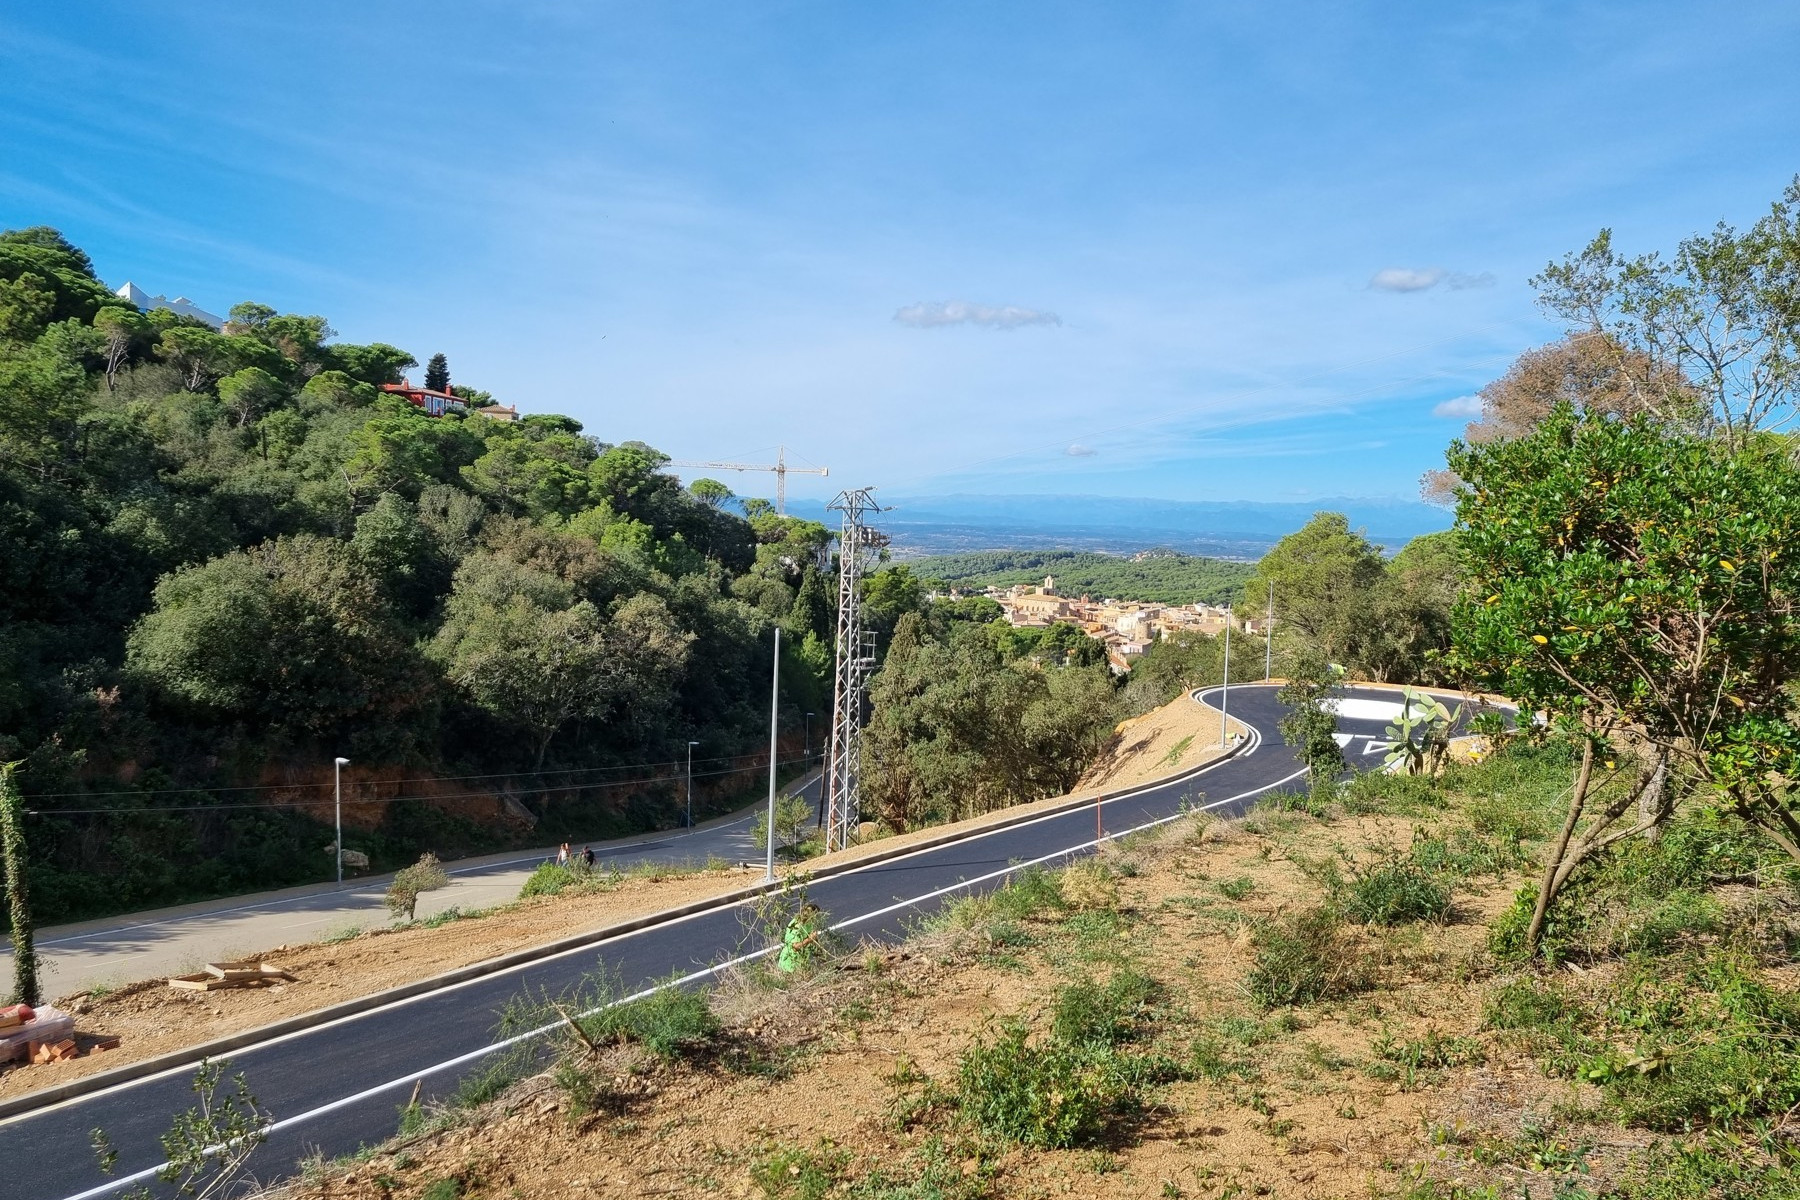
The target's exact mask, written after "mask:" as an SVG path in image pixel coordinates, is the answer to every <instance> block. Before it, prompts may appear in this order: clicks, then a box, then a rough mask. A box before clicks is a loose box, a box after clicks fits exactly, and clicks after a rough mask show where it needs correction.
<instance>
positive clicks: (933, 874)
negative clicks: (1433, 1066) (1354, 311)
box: [0, 685, 1398, 1200]
mask: <svg viewBox="0 0 1800 1200" xmlns="http://www.w3.org/2000/svg"><path fill="white" fill-rule="evenodd" d="M1202 695H1203V697H1204V698H1205V699H1206V700H1207V701H1208V702H1210V703H1214V704H1216V703H1217V689H1213V690H1209V691H1207V692H1204V693H1202ZM1346 697H1347V698H1348V699H1349V700H1351V701H1354V702H1355V703H1352V704H1348V705H1346V706H1345V709H1346V711H1344V712H1343V713H1341V715H1340V717H1339V729H1340V731H1341V732H1340V739H1339V740H1340V741H1341V742H1344V743H1346V744H1345V757H1346V758H1348V759H1349V760H1350V761H1352V762H1353V763H1363V762H1367V763H1370V764H1373V763H1374V762H1377V761H1379V760H1378V759H1377V758H1372V757H1370V755H1372V754H1375V753H1376V751H1374V750H1371V749H1370V748H1369V747H1370V745H1371V743H1377V742H1380V741H1381V740H1382V732H1383V728H1384V722H1385V716H1386V714H1387V713H1388V712H1390V711H1392V710H1394V709H1397V707H1398V705H1397V703H1396V701H1397V700H1398V696H1397V694H1396V693H1394V692H1384V691H1376V690H1361V689H1358V690H1352V691H1349V692H1347V693H1346ZM1229 707H1230V711H1231V714H1232V715H1233V716H1235V717H1237V718H1238V719H1239V720H1241V721H1243V722H1244V723H1245V724H1247V725H1248V726H1250V727H1251V729H1252V730H1253V731H1254V732H1253V735H1252V744H1251V745H1250V746H1248V747H1247V748H1246V750H1245V751H1244V752H1242V753H1240V754H1238V755H1236V756H1235V757H1232V758H1229V759H1225V760H1223V761H1221V762H1217V763H1214V764H1212V765H1211V766H1208V767H1204V768H1201V769H1199V770H1198V771H1196V772H1194V773H1192V774H1190V775H1187V776H1182V777H1178V778H1176V779H1174V780H1171V781H1168V782H1164V783H1161V784H1157V785H1153V786H1149V787H1144V788H1140V789H1138V790H1135V791H1132V792H1129V793H1126V794H1123V795H1121V796H1119V797H1117V798H1115V799H1112V800H1109V801H1106V802H1105V803H1104V805H1103V806H1102V811H1101V814H1100V816H1101V820H1102V821H1103V822H1104V826H1105V830H1106V835H1107V836H1108V837H1117V836H1119V835H1121V834H1124V833H1127V832H1130V831H1132V830H1134V829H1141V828H1145V827H1148V826H1152V825H1156V824H1160V823H1164V822H1167V821H1173V820H1177V819H1179V817H1180V815H1181V813H1182V812H1183V811H1185V810H1188V809H1192V808H1196V807H1197V808H1204V809H1206V810H1208V811H1210V812H1213V813H1216V814H1219V815H1237V814H1241V813H1243V812H1245V811H1247V810H1248V809H1249V808H1250V807H1251V806H1252V805H1253V804H1254V803H1255V802H1256V800H1257V798H1258V797H1259V796H1262V795H1264V794H1266V793H1268V792H1270V791H1273V790H1276V789H1280V788H1282V787H1283V786H1284V785H1286V786H1288V787H1294V786H1298V785H1300V784H1301V781H1302V780H1301V777H1302V775H1303V774H1304V770H1303V768H1301V767H1300V766H1299V765H1298V764H1297V763H1296V761H1295V759H1294V757H1293V754H1292V752H1291V751H1290V750H1289V749H1288V748H1287V747H1286V746H1285V745H1283V744H1282V742H1281V738H1280V734H1279V733H1278V731H1277V729H1276V722H1277V720H1278V719H1279V717H1280V715H1281V711H1282V710H1281V706H1280V705H1279V703H1278V702H1277V701H1276V700H1275V695H1274V689H1273V688H1271V687H1268V686H1260V685H1252V686H1239V687H1233V688H1232V689H1231V693H1230V697H1229ZM1095 844H1096V840H1095V813H1094V810H1093V808H1090V807H1084V808H1082V809H1079V810H1076V811H1072V812H1066V813H1060V814H1054V815H1049V816H1044V817H1039V818H1037V819H1035V820H1030V821H1027V822H1025V823H1022V824H1018V825H1013V826H1008V827H1004V828H1000V829H995V830H992V831H989V832H984V833H977V834H973V835H971V836H970V837H968V838H966V839H964V840H961V841H958V842H955V843H951V844H949V845H944V846H938V847H935V848H928V849H922V850H918V851H915V852H913V853H910V854H906V855H903V856H901V857H898V858H893V859H888V860H885V861H881V862H877V863H872V864H870V865H869V866H867V867H864V868H861V869H859V870H855V871H850V872H846V873H844V874H841V875H834V876H829V877H827V878H824V879H820V880H817V881H815V882H814V883H813V885H812V886H811V888H810V889H809V894H810V896H811V898H812V899H813V900H814V901H815V902H817V903H818V904H820V905H821V906H822V907H823V908H824V910H825V911H826V913H828V914H829V916H830V918H831V921H832V927H833V928H834V929H835V930H837V931H838V932H839V933H840V934H841V935H842V936H843V937H845V938H847V939H849V940H852V941H856V940H862V939H869V940H875V941H896V940H899V939H900V938H902V937H904V936H905V931H906V927H907V926H908V924H909V923H911V922H912V921H914V920H916V919H917V918H918V917H920V916H922V915H925V914H928V913H930V912H932V911H933V910H935V909H936V908H937V907H938V906H939V905H940V904H941V903H943V901H944V900H945V899H946V898H947V897H952V896H956V895H961V894H966V893H969V892H980V891H985V890H988V889H991V888H994V887H998V886H1000V885H1001V884H1002V883H1004V881H1005V879H1006V877H1007V876H1008V875H1009V874H1011V873H1012V872H1014V871H1017V870H1020V869H1022V868H1023V867H1025V866H1028V865H1031V864H1036V863H1043V864H1048V865H1058V864H1060V863H1062V862H1065V861H1067V860H1069V859H1071V858H1075V857H1079V856H1080V855H1082V854H1084V853H1087V852H1090V851H1091V850H1092V849H1093V847H1094V845H1095ZM767 950H768V947H767V945H766V944H764V943H763V942H762V941H761V939H760V938H759V937H757V936H756V935H753V934H750V933H747V932H746V920H745V915H744V910H743V908H742V907H741V906H732V907H726V908H719V909H712V910H708V911H705V912H701V913H698V914H695V915H691V916H687V917H682V918H679V919H676V920H672V921H669V922H667V923H664V924H659V925H656V926H652V927H649V928H646V929H642V930H638V931H635V932H632V933H626V934H622V935H620V936H618V937H615V938H611V939H609V940H607V941H605V942H602V943H599V944H598V945H596V946H590V947H584V948H582V949H580V950H578V951H570V952H567V953H565V954H563V955H561V956H559V957H556V958H551V959H540V960H538V961H536V962H533V963H530V964H527V965H524V966H521V967H518V968H514V969H510V970H507V971H503V972H499V973H496V974H494V975H489V976H485V977H482V978H480V979H475V980H470V981H467V982H465V983H462V984H458V985H455V986H452V987H448V988H445V989H443V990H441V991H436V992H432V993H429V994H427V995H424V996H418V997H414V998H412V999H409V1000H402V1001H398V1002H395V1003H394V1004H391V1005H388V1006H386V1007H383V1008H380V1009H375V1010H372V1011H369V1012H365V1013H361V1014H357V1015H355V1016H350V1017H345V1018H341V1019H340V1020H337V1021H334V1022H331V1023H329V1024H324V1025H320V1026H316V1027H313V1028H310V1029H306V1030H303V1031H300V1032H297V1033H292V1034H288V1035H285V1036H282V1037H278V1038H275V1039H272V1040H270V1041H268V1042H264V1043H260V1044H257V1045H254V1046H250V1047H246V1048H244V1049H242V1050H239V1051H238V1052H236V1053H235V1054H233V1055H232V1056H231V1065H232V1070H233V1071H242V1072H243V1073H244V1074H245V1075H246V1076H247V1078H248V1080H249V1083H250V1086H251V1089H252V1090H253V1091H254V1092H255V1093H256V1095H257V1096H258V1098H259V1099H260V1100H261V1102H262V1104H263V1106H264V1107H265V1108H267V1109H268V1110H269V1111H270V1112H271V1113H272V1114H273V1116H274V1118H275V1122H274V1125H273V1126H272V1128H271V1131H270V1136H269V1139H268V1142H267V1144H266V1145H264V1146H263V1147H261V1148H260V1149H259V1150H258V1152H257V1155H256V1158H255V1160H254V1163H253V1166H254V1169H255V1170H256V1173H257V1175H258V1176H259V1177H260V1178H263V1179H265V1180H268V1179H271V1178H279V1177H281V1176H283V1175H286V1174H289V1173H291V1172H292V1170H293V1169H294V1166H295V1164H296V1163H297V1162H298V1161H299V1160H301V1159H302V1158H304V1157H306V1156H308V1155H310V1154H312V1153H314V1152H322V1153H323V1154H324V1155H325V1156H326V1157H327V1158H329V1157H332V1156H335V1155H339V1154H344V1153H348V1152H351V1151H354V1150H356V1149H357V1148H358V1147H359V1146H361V1145H364V1144H369V1143H376V1142H380V1141H382V1140H383V1139H385V1138H387V1137H388V1136H390V1135H391V1134H392V1133H393V1132H394V1129H395V1124H396V1110H397V1109H398V1108H399V1107H400V1106H401V1105H403V1104H404V1103H405V1102H406V1100H407V1097H408V1095H409V1094H410V1093H411V1091H412V1089H413V1087H414V1085H415V1083H416V1082H419V1081H423V1082H422V1086H423V1095H424V1096H425V1097H426V1098H427V1099H430V1098H432V1097H441V1096H447V1095H449V1094H450V1093H452V1092H454V1091H455V1089H456V1085H457V1082H458V1081H459V1080H460V1079H462V1078H463V1077H465V1076H466V1075H468V1074H470V1073H471V1071H472V1070H473V1069H475V1068H476V1067H478V1065H479V1063H480V1061H481V1059H483V1058H484V1057H486V1056H487V1054H489V1053H490V1052H491V1050H492V1048H493V1047H494V1046H495V1045H496V1035H495V1024H496V1016H497V1013H498V1012H499V1010H500V1009H501V1008H502V1007H503V1006H504V1005H505V1004H506V1003H507V1001H508V1000H510V999H512V998H513V997H515V996H517V995H519V994H520V993H521V992H523V991H528V990H529V991H531V992H534V993H535V992H538V991H540V990H542V991H548V992H550V993H552V994H555V993H559V992H562V991H564V990H565V989H568V988H570V987H572V986H574V985H575V984H576V983H577V981H579V980H580V979H581V978H582V977H583V976H585V975H589V974H591V973H592V972H594V971H595V970H596V969H599V968H602V967H604V969H605V971H606V972H607V973H608V974H609V975H612V976H613V977H616V978H618V979H621V980H623V981H624V982H625V983H626V984H628V985H629V986H631V987H634V988H643V987H645V986H646V985H649V984H651V983H652V982H653V981H658V980H668V979H671V978H680V979H682V980H684V981H690V982H700V981H704V980H706V979H707V978H708V977H710V976H711V975H713V974H714V973H715V972H717V971H718V970H720V969H721V968H722V967H724V966H726V965H728V964H730V963H734V962H741V961H744V960H745V959H747V958H754V957H756V956H758V955H760V954H763V953H766V952H767ZM192 1073H193V1072H192V1068H191V1067H184V1068H180V1069H176V1070H172V1071H170V1072H167V1073H165V1074H163V1075H159V1076H152V1077H149V1078H146V1079H142V1080H137V1081H134V1082H130V1083H124V1084H120V1085H118V1086H117V1087H115V1088H112V1089H110V1090H108V1091H104V1092H98V1093H94V1094H91V1095H88V1096H81V1097H76V1098H74V1099H71V1100H68V1101H65V1102H64V1103H62V1104H58V1105H55V1106H52V1107H49V1108H45V1109H41V1110H37V1111H33V1112H28V1113H24V1114H21V1115H19V1116H17V1117H13V1118H11V1119H8V1120H6V1121H4V1122H0V1147H10V1148H11V1149H12V1151H13V1152H10V1153H5V1154H3V1155H0V1157H4V1158H5V1159H6V1160H7V1170H6V1174H5V1181H4V1185H3V1186H0V1191H4V1193H5V1195H6V1196H7V1197H8V1198H9V1200H65V1198H82V1200H85V1198H87V1197H98V1196H102V1195H106V1194H108V1193H110V1192H112V1191H114V1190H116V1189H118V1188H121V1187H123V1186H124V1185H126V1184H127V1183H128V1182H131V1181H132V1180H133V1177H135V1176H141V1175H142V1174H144V1173H147V1172H149V1171H150V1170H152V1169H153V1168H155V1167H157V1166H159V1165H160V1164H161V1163H162V1162H163V1155H162V1153H161V1150H160V1147H159V1146H158V1142H157V1139H158V1137H159V1135H161V1134H162V1133H163V1132H164V1131H165V1130H166V1129H167V1128H168V1126H169V1123H170V1120H171V1118H172V1117H173V1115H174V1114H175V1113H177V1112H179V1111H181V1110H183V1109H186V1108H188V1107H190V1106H191V1105H192V1103H193V1094H192V1092H191V1091H190V1088H189V1082H190V1079H191V1077H192ZM96 1127H98V1128H103V1129H105V1130H106V1132H107V1133H108V1135H109V1136H110V1137H111V1139H112V1142H113V1144H114V1146H115V1147H116V1148H117V1149H118V1152H119V1153H118V1162H117V1168H116V1174H115V1176H114V1177H113V1178H112V1179H111V1180H110V1181H109V1180H108V1179H107V1177H106V1176H104V1175H102V1174H101V1173H100V1171H99V1169H98V1167H97V1166H96V1165H95V1162H94V1156H93V1154H92V1152H91V1150H90V1149H89V1141H88V1135H89V1131H90V1130H92V1129H95V1128H96Z"/></svg>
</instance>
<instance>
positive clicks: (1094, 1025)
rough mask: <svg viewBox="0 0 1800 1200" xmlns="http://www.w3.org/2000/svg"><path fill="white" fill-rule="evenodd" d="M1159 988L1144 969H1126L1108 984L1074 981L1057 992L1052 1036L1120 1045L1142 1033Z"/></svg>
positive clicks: (1084, 1042)
mask: <svg viewBox="0 0 1800 1200" xmlns="http://www.w3.org/2000/svg"><path fill="white" fill-rule="evenodd" d="M1158 991H1159V989H1158V987H1157V984H1156V981H1155V980H1154V979H1151V978H1150V977H1149V976H1147V975H1144V974H1142V973H1141V972H1138V971H1134V970H1131V969H1130V968H1124V969H1121V970H1119V971H1116V972H1114V973H1113V977H1112V979H1110V980H1109V981H1108V982H1107V983H1106V985H1105V986H1104V987H1102V986H1101V985H1099V984H1097V983H1094V982H1092V981H1084V982H1081V983H1074V984H1070V985H1069V986H1068V987H1065V988H1063V989H1062V990H1061V991H1059V992H1058V993H1057V994H1056V1000H1055V1002H1054V1004H1053V1005H1052V1016H1051V1021H1050V1032H1051V1035H1052V1036H1054V1037H1056V1038H1058V1039H1059V1040H1061V1041H1064V1042H1068V1043H1071V1044H1081V1045H1096V1046H1116V1045H1118V1044H1119V1043H1121V1042H1126V1041H1130V1040H1132V1039H1133V1038H1135V1037H1136V1036H1137V1034H1138V1030H1139V1026H1140V1023H1141V1022H1142V1021H1143V1020H1144V1018H1145V1017H1146V1016H1147V1015H1148V1013H1149V1010H1150V1002H1151V1001H1152V1000H1154V999H1155V998H1156V995H1157V993H1158Z"/></svg>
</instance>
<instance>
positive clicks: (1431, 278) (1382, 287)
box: [1369, 267, 1444, 292]
mask: <svg viewBox="0 0 1800 1200" xmlns="http://www.w3.org/2000/svg"><path fill="white" fill-rule="evenodd" d="M1443 278H1444V269H1443V268H1442V267H1425V268H1423V269H1418V270H1415V269H1413V268H1412V267H1387V268H1385V269H1383V270H1380V271H1377V272H1375V278H1373V279H1371V280H1369V286H1370V287H1372V288H1374V289H1375V290H1376V291H1380V292H1422V291H1424V290H1426V289H1427V288H1434V287H1436V286H1437V285H1438V284H1439V283H1441V282H1443Z"/></svg>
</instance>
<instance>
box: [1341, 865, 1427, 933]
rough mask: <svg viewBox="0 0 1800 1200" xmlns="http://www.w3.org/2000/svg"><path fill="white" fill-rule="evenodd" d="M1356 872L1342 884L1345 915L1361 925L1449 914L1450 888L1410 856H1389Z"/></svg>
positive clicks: (1388, 923) (1397, 922) (1415, 919)
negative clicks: (1402, 857)
mask: <svg viewBox="0 0 1800 1200" xmlns="http://www.w3.org/2000/svg"><path fill="white" fill-rule="evenodd" d="M1352 871H1353V874H1352V875H1351V877H1350V879H1349V881H1348V882H1347V883H1346V884H1345V885H1344V887H1343V893H1342V898H1341V900H1342V904H1343V908H1344V915H1345V916H1347V917H1349V918H1350V919H1351V920H1352V921H1356V922H1358V923H1359V924H1362V925H1400V924H1403V923H1405V922H1408V921H1441V920H1443V919H1444V918H1445V917H1446V916H1448V915H1449V914H1450V889H1449V888H1446V887H1445V886H1444V885H1443V884H1441V883H1439V882H1438V880H1437V878H1436V876H1434V875H1433V874H1432V873H1431V872H1430V871H1427V870H1426V869H1424V868H1423V867H1421V866H1419V865H1418V864H1417V863H1415V862H1413V861H1411V860H1410V859H1401V858H1393V857H1388V858H1384V859H1382V860H1380V861H1378V862H1377V863H1376V864H1375V865H1374V866H1372V867H1370V868H1368V869H1366V870H1360V869H1357V868H1354V867H1353V868H1352Z"/></svg>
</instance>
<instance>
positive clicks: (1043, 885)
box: [992, 867, 1065, 921]
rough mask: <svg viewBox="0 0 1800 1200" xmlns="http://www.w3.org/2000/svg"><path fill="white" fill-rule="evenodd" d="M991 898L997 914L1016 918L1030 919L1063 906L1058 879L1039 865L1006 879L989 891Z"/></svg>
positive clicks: (1059, 909) (1019, 919)
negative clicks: (994, 890)
mask: <svg viewBox="0 0 1800 1200" xmlns="http://www.w3.org/2000/svg"><path fill="white" fill-rule="evenodd" d="M992 899H993V902H994V911H995V913H996V915H998V916H1001V917H1009V918H1011V919H1012V920H1015V921H1026V920H1030V919H1031V918H1032V917H1039V916H1043V915H1044V914H1045V913H1051V912H1058V911H1061V910H1062V908H1063V907H1065V906H1064V903H1063V894H1062V885H1061V883H1060V882H1059V881H1058V880H1057V877H1056V876H1055V875H1053V874H1051V873H1050V872H1049V871H1046V870H1044V869H1043V868H1042V867H1027V868H1026V869H1025V870H1023V871H1020V872H1018V873H1017V874H1016V875H1014V876H1013V877H1012V878H1011V879H1009V880H1007V881H1006V886H1005V887H1003V888H1001V889H999V890H998V891H996V892H994V893H992Z"/></svg>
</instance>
